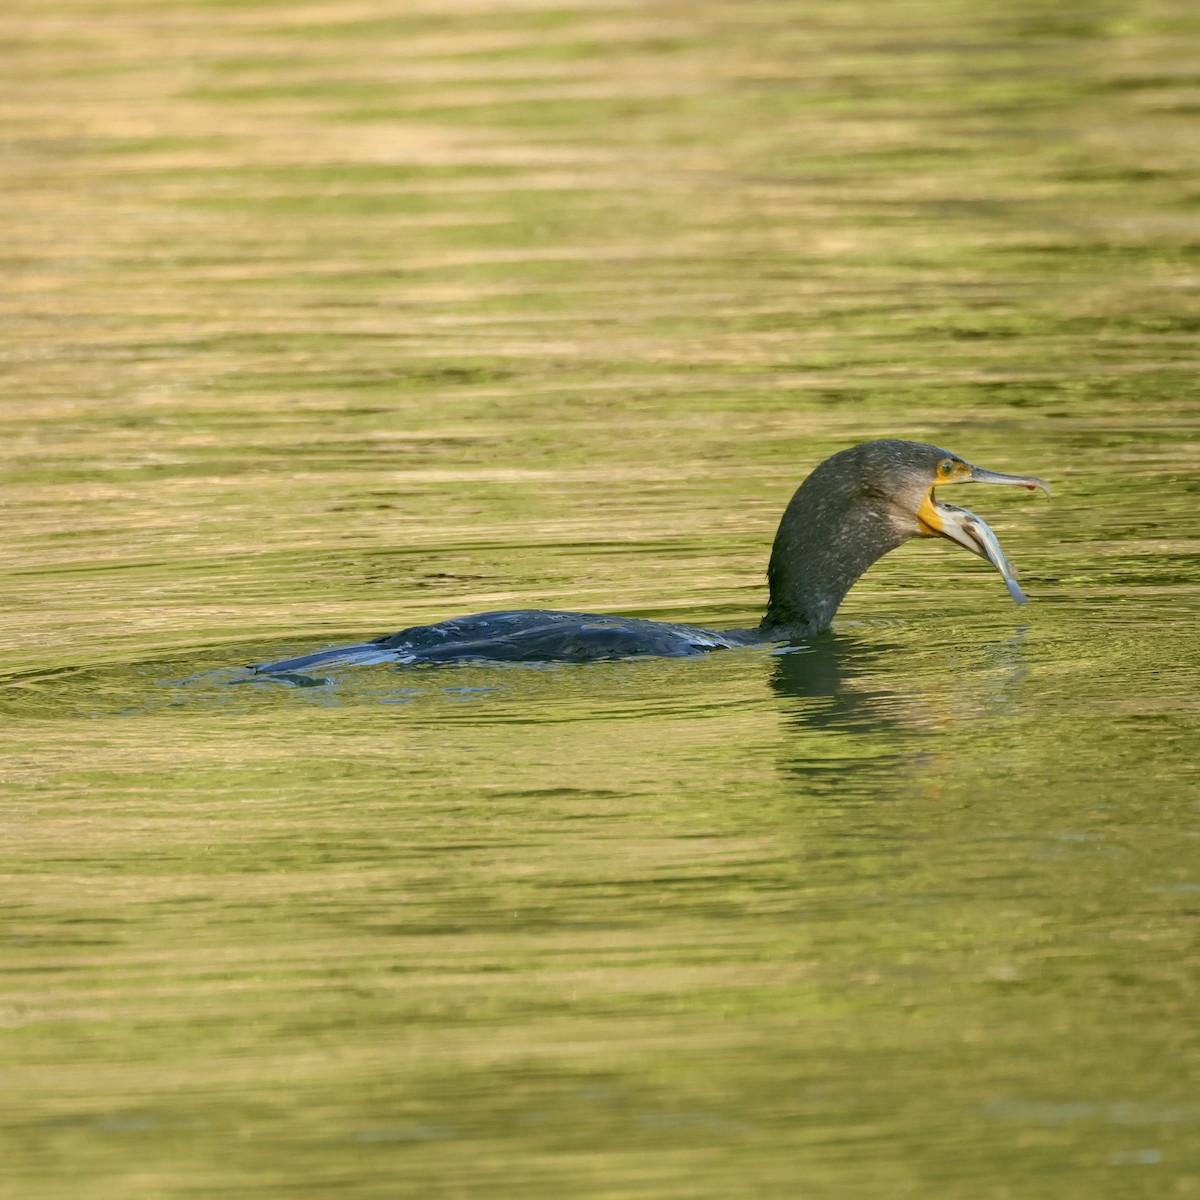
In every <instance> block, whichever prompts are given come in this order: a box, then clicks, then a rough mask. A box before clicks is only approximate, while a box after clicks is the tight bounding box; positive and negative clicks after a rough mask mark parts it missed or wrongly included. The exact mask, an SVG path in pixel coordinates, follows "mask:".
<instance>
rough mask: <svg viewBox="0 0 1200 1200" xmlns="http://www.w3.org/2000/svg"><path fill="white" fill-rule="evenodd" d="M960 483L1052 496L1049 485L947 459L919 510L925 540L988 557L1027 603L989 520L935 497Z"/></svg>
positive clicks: (1021, 601)
mask: <svg viewBox="0 0 1200 1200" xmlns="http://www.w3.org/2000/svg"><path fill="white" fill-rule="evenodd" d="M957 483H1002V484H1008V485H1009V486H1010V487H1022V488H1028V489H1029V490H1031V491H1032V490H1033V489H1034V488H1041V490H1042V491H1043V492H1045V493H1046V495H1047V496H1049V495H1050V485H1049V484H1047V483H1046V482H1045V481H1044V480H1042V479H1036V478H1034V477H1033V476H1032V475H1001V474H1000V473H999V472H997V471H985V470H983V469H982V468H980V467H973V466H971V464H970V463H967V462H963V461H962V460H961V459H946V460H944V461H943V462H942V463H940V464H939V466H938V478H937V480H936V482H935V483H934V484H933V485H932V486H931V487H930V488H929V489H928V490H927V491H926V492H925V496H924V499H923V500H922V501H921V506H920V508H919V509H918V510H917V527H918V529H919V530H920V533H921V535H922V536H924V537H944V538H948V539H949V540H950V541H952V542H957V543H958V545H960V546H962V547H964V548H965V549H967V550H970V551H971V553H972V554H977V555H979V557H980V558H986V559H987V561H988V562H990V563H991V564H992V566H993V567H995V568H996V570H997V571H999V572H1000V575H1001V577H1002V578H1003V579H1004V583H1005V586H1006V587H1007V588H1008V594H1009V595H1010V596H1011V597H1012V598H1013V600H1014V601H1015V602H1016V603H1017V604H1024V603H1026V601H1028V599H1029V597H1028V596H1026V595H1025V593H1024V592H1023V591H1021V587H1020V585H1019V584H1018V583H1017V578H1018V576H1017V571H1016V568H1015V567H1014V566H1013V565H1012V563H1010V562H1009V561H1008V557H1007V556H1006V555H1005V553H1004V550H1003V548H1002V547H1001V545H1000V539H999V538H998V537H997V536H996V535H995V533H993V532H992V530H991V528H989V526H988V524H987V522H986V521H984V520H983V519H982V518H981V517H977V516H976V515H975V514H974V513H973V512H971V511H970V510H968V509H965V508H959V507H958V506H957V505H954V504H942V503H940V502H939V501H938V500H937V498H936V497H935V496H934V494H933V493H934V489H935V488H938V487H943V486H948V485H951V484H957Z"/></svg>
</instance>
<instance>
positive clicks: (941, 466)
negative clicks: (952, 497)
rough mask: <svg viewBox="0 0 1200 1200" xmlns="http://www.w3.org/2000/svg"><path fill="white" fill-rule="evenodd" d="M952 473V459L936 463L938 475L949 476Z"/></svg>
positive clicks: (944, 459)
mask: <svg viewBox="0 0 1200 1200" xmlns="http://www.w3.org/2000/svg"><path fill="white" fill-rule="evenodd" d="M953 472H954V459H952V458H943V459H942V461H941V462H940V463H938V474H939V475H951V474H953Z"/></svg>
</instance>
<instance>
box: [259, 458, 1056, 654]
mask: <svg viewBox="0 0 1200 1200" xmlns="http://www.w3.org/2000/svg"><path fill="white" fill-rule="evenodd" d="M958 483H997V484H1010V485H1015V486H1017V487H1024V488H1041V489H1042V490H1043V491H1045V492H1046V493H1047V494H1049V491H1050V489H1049V488H1048V487H1047V486H1046V484H1045V483H1043V482H1042V481H1041V480H1040V479H1035V478H1033V477H1031V476H1016V475H998V474H996V473H995V472H992V471H984V470H981V469H980V468H978V467H973V466H971V465H970V463H967V462H965V461H964V460H963V459H961V458H959V457H958V456H957V455H954V454H951V453H950V452H949V451H947V450H942V449H940V448H939V447H937V446H929V445H925V444H924V443H921V442H904V441H896V440H888V441H879V442H864V443H863V444H862V445H859V446H853V447H851V448H850V449H849V450H843V451H841V452H840V453H838V454H835V455H833V456H832V457H831V458H827V459H826V460H825V461H824V462H823V463H821V464H820V465H819V466H818V467H817V468H816V469H815V470H814V471H813V472H812V474H811V475H809V477H808V478H807V479H806V480H805V481H804V482H803V483H802V484H801V485H800V487H799V488H798V489H797V490H796V493H795V495H794V496H793V497H792V499H791V502H790V503H789V504H788V506H787V508H786V510H785V511H784V514H783V518H782V519H781V521H780V522H779V530H778V532H777V533H776V535H775V544H774V546H773V548H772V550H771V561H770V565H769V567H768V568H767V579H768V582H769V585H770V596H769V599H768V603H767V612H766V616H765V617H764V618H763V620H762V622H761V624H759V626H758V627H757V628H755V629H732V630H722V631H716V630H710V629H701V628H698V627H696V626H693V625H676V624H671V623H668V622H664V621H645V620H640V619H637V618H634V617H618V616H600V615H596V614H593V613H571V612H557V611H544V610H536V609H518V610H515V611H511V612H492V613H479V614H477V615H475V616H469V617H457V618H455V619H454V620H450V621H442V622H439V623H438V624H436V625H414V626H413V627H412V628H410V629H403V630H401V631H400V632H399V633H393V634H389V635H387V636H385V637H381V638H376V639H375V640H374V641H371V642H364V643H361V644H359V645H354V646H342V647H339V648H337V649H334V650H321V651H318V652H317V653H315V654H306V655H303V656H301V657H299V658H290V659H285V660H283V661H280V662H274V663H262V664H260V665H258V666H257V667H255V668H254V669H255V670H256V671H258V672H259V673H261V674H269V675H281V674H292V675H294V674H297V673H302V672H304V671H307V670H308V669H310V668H312V667H317V666H333V665H339V664H344V663H357V664H370V663H389V662H391V663H399V664H410V663H439V662H452V661H461V660H473V659H474V660H478V659H484V660H493V661H508V662H555V661H558V662H587V661H593V660H597V659H614V658H631V657H635V656H642V655H656V656H660V657H678V656H681V655H690V654H702V653H706V652H708V651H711V650H717V649H721V648H723V647H730V646H745V645H752V644H755V643H763V642H787V641H798V640H800V639H803V638H806V637H809V636H811V635H812V634H814V633H818V632H819V631H821V630H822V629H825V628H827V627H828V626H829V623H830V622H831V621H832V620H833V615H834V613H835V612H836V611H837V609H838V605H840V604H841V602H842V599H843V597H844V596H845V595H846V593H847V592H848V591H849V590H850V588H851V587H852V586H853V584H854V582H855V581H856V580H857V579H858V578H859V577H860V576H861V575H862V573H863V572H864V571H865V570H866V569H867V568H868V567H869V566H870V565H871V564H872V563H873V562H875V561H876V559H878V558H881V557H882V556H883V555H884V554H886V553H887V552H888V551H889V550H894V549H895V548H896V547H897V546H900V545H903V543H904V542H906V541H908V540H909V539H910V538H913V537H918V536H925V537H945V538H948V539H950V540H951V541H954V542H957V543H958V544H959V545H961V546H963V547H965V548H966V549H968V550H970V551H971V552H972V553H974V554H978V555H979V556H980V557H981V558H986V559H988V561H989V562H991V563H992V564H993V566H995V567H996V568H997V570H999V571H1000V573H1001V575H1003V577H1004V580H1005V583H1006V584H1007V585H1008V588H1009V591H1010V593H1011V594H1012V596H1013V599H1014V600H1016V601H1017V602H1018V603H1023V602H1024V600H1025V596H1024V594H1023V593H1022V592H1021V590H1020V588H1019V587H1018V586H1017V584H1016V576H1015V572H1014V571H1013V570H1012V568H1011V567H1010V566H1009V564H1008V561H1007V559H1005V557H1004V553H1003V551H1002V550H1001V549H1000V543H999V541H998V540H997V539H996V536H995V534H994V533H992V531H991V530H990V529H989V528H988V526H987V525H986V524H985V523H984V522H983V521H981V520H980V519H979V518H978V517H976V516H975V515H974V514H973V513H970V512H968V511H967V510H966V509H964V508H956V507H955V506H953V505H948V504H942V503H939V502H938V501H937V500H936V499H935V497H934V494H933V489H934V488H935V487H941V486H948V485H951V484H958Z"/></svg>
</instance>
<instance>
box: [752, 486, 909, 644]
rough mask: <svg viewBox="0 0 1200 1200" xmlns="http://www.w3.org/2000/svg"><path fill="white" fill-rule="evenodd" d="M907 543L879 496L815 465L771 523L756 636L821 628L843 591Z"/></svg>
mask: <svg viewBox="0 0 1200 1200" xmlns="http://www.w3.org/2000/svg"><path fill="white" fill-rule="evenodd" d="M907 540H908V535H907V534H904V533H902V532H900V531H898V530H897V529H896V527H895V526H894V524H893V523H892V521H891V520H889V519H888V516H887V513H886V512H885V510H884V506H883V502H882V500H881V499H876V498H872V497H871V496H870V495H868V494H865V493H864V492H863V491H861V490H860V488H859V486H858V483H857V481H856V480H854V479H850V480H846V479H845V478H839V477H838V474H837V473H836V472H832V471H830V472H827V471H823V470H822V469H821V468H818V469H817V470H816V471H814V472H813V474H812V475H810V476H809V477H808V478H807V479H806V480H805V481H804V482H803V483H802V484H801V485H800V487H799V488H798V489H797V490H796V494H795V495H794V496H793V497H792V499H791V502H790V503H789V504H788V506H787V508H786V510H785V511H784V514H783V519H782V520H781V521H780V522H779V531H778V532H777V533H776V534H775V544H774V546H773V547H772V549H771V562H770V565H769V566H768V567H767V580H768V583H769V584H770V599H769V601H768V603H767V612H766V616H765V617H764V618H763V621H762V624H761V625H760V626H759V633H760V634H761V635H762V636H764V637H768V638H771V639H782V638H802V637H808V636H810V635H812V634H814V633H818V632H820V631H821V630H822V629H826V628H828V626H829V623H830V622H831V621H832V620H833V615H834V613H836V612H837V610H838V606H839V605H840V604H841V602H842V600H843V598H844V597H845V595H846V593H847V592H848V591H849V590H850V589H851V587H853V586H854V583H855V582H856V580H857V579H858V578H859V577H860V576H861V575H862V573H863V572H864V571H865V570H866V569H867V568H868V567H869V566H870V565H871V564H872V563H873V562H875V561H876V560H877V559H879V558H882V557H883V555H885V554H886V553H887V552H888V551H889V550H894V549H895V548H896V547H897V546H899V545H902V544H903V543H904V542H905V541H907Z"/></svg>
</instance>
